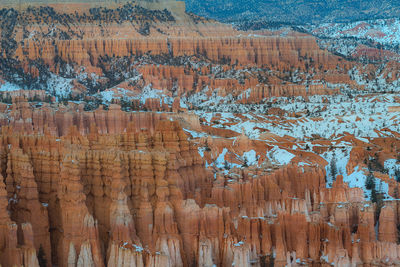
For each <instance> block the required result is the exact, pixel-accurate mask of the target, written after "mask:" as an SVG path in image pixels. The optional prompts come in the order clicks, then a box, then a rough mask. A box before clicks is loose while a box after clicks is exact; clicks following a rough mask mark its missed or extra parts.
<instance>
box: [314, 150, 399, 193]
mask: <svg viewBox="0 0 400 267" xmlns="http://www.w3.org/2000/svg"><path fill="white" fill-rule="evenodd" d="M338 145H340V146H345V144H343V142H342V143H340V144H338ZM351 149H352V148H351V146H345V147H343V148H336V149H333V150H331V151H327V152H325V153H323V154H322V155H321V156H322V157H323V158H324V159H325V160H326V161H327V162H328V164H327V165H326V167H325V170H326V175H327V177H326V178H327V182H326V186H327V187H331V186H332V183H333V181H334V180H333V177H332V175H331V167H333V166H332V164H331V162H332V160H334V162H336V164H333V165H334V166H336V169H337V175H343V181H344V182H346V183H348V185H349V187H350V188H355V187H359V188H362V189H363V190H364V193H365V199H366V200H368V201H369V200H370V197H371V190H368V189H367V188H366V187H365V182H366V179H367V175H368V170H367V169H366V168H365V169H362V170H361V169H359V167H358V166H357V167H355V168H354V170H353V172H352V173H351V174H349V175H348V174H347V170H346V166H347V164H348V162H349V159H350V152H351ZM375 185H376V190H377V191H379V192H382V193H384V197H385V199H392V197H391V196H390V195H389V185H388V184H387V183H385V182H382V181H381V180H380V179H379V178H375Z"/></svg>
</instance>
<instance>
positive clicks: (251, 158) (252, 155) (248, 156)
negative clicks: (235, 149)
mask: <svg viewBox="0 0 400 267" xmlns="http://www.w3.org/2000/svg"><path fill="white" fill-rule="evenodd" d="M242 158H243V160H245V161H246V163H247V165H248V166H251V165H256V164H257V163H258V157H257V153H256V152H255V151H254V150H250V151H247V152H244V153H243V157H242Z"/></svg>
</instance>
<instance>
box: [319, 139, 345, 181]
mask: <svg viewBox="0 0 400 267" xmlns="http://www.w3.org/2000/svg"><path fill="white" fill-rule="evenodd" d="M339 145H341V146H342V145H343V144H339ZM350 152H351V147H350V146H345V147H344V148H336V149H333V150H330V151H326V152H325V153H323V154H322V155H320V156H321V157H322V158H324V159H325V160H326V161H327V162H328V164H327V165H326V167H325V170H326V178H327V179H326V185H327V187H331V186H332V182H333V180H334V179H335V178H336V177H332V175H331V173H332V170H331V167H334V166H336V170H337V175H343V180H345V177H347V171H346V166H347V163H348V162H349V159H350ZM332 161H334V162H336V163H335V164H331V162H332Z"/></svg>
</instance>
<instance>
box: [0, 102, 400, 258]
mask: <svg viewBox="0 0 400 267" xmlns="http://www.w3.org/2000/svg"><path fill="white" fill-rule="evenodd" d="M54 108H55V107H54V106H53V107H50V106H48V107H42V108H40V109H32V106H31V105H30V104H28V103H27V102H24V101H21V99H19V102H17V103H14V104H13V105H12V108H11V109H10V110H9V111H7V112H6V114H7V116H8V119H9V120H10V122H12V123H11V124H8V125H7V126H6V125H5V124H4V125H3V126H2V134H1V138H0V140H1V150H0V151H1V152H0V155H1V165H0V166H1V173H2V176H3V177H4V178H2V179H1V183H0V196H1V201H0V204H1V205H0V208H2V209H3V211H4V212H2V213H1V214H3V217H4V218H3V219H2V224H3V226H4V231H3V232H2V234H1V235H0V236H1V238H4V240H5V242H4V243H3V244H4V245H3V247H2V248H1V252H2V254H1V255H2V258H0V260H1V263H2V265H4V266H10V264H25V265H24V266H37V262H38V259H43V257H45V259H46V260H47V264H48V266H51V265H53V264H57V265H59V266H88V265H91V266H104V265H106V266H193V265H195V266H211V265H213V264H215V265H216V266H231V265H232V264H235V265H240V266H250V264H253V265H254V264H255V265H256V266H263V265H264V264H267V263H268V262H270V261H274V263H275V265H276V266H285V265H287V264H294V263H296V260H297V259H301V261H305V262H309V263H311V262H313V263H315V264H319V265H323V264H326V263H327V262H332V263H334V264H335V265H337V266H348V265H349V264H350V263H352V264H372V263H377V262H378V263H379V262H381V260H382V259H389V261H390V262H392V263H393V264H397V262H398V259H399V257H400V255H398V253H397V251H399V247H398V245H397V243H396V242H397V238H396V235H397V232H396V231H397V230H396V229H397V228H396V225H397V222H398V216H399V214H398V207H397V205H398V204H397V203H396V202H395V201H393V202H386V205H385V207H383V208H382V209H381V211H380V216H379V223H378V224H377V225H379V226H378V228H377V231H375V229H374V224H375V223H377V222H375V221H376V220H377V218H376V217H375V215H376V213H375V209H376V207H375V206H374V205H370V204H365V202H364V201H365V199H364V194H363V191H362V189H360V188H350V187H349V186H348V185H347V183H345V182H343V177H342V176H338V177H337V178H336V181H335V182H334V183H333V184H332V185H331V187H328V188H327V187H326V184H325V183H326V182H325V176H326V171H325V168H324V163H323V162H324V160H323V159H321V158H318V157H315V158H314V159H313V158H312V157H311V156H310V155H309V156H305V155H300V154H296V157H301V158H299V159H300V160H301V159H303V160H304V158H307V159H308V160H309V161H312V162H315V163H318V164H310V165H309V166H304V165H303V167H301V166H300V164H295V162H296V161H295V160H293V163H292V164H289V165H286V166H281V167H278V166H274V165H269V166H268V164H271V163H264V164H267V165H265V166H264V165H260V166H263V167H257V168H254V166H253V167H251V166H250V167H248V168H247V167H245V168H243V167H242V169H237V170H236V171H235V170H233V172H236V175H233V173H232V174H228V175H229V176H230V175H232V176H230V177H229V178H227V177H226V176H225V175H226V174H225V175H224V172H217V173H216V174H215V175H213V172H214V171H212V169H210V167H208V168H206V165H208V164H209V163H210V162H212V161H213V159H215V157H216V156H215V155H219V154H220V153H221V151H223V150H225V149H226V148H229V151H228V152H227V153H226V152H225V160H228V161H229V162H235V160H234V159H232V156H234V155H237V154H239V155H240V154H242V153H243V152H245V151H248V149H253V150H254V151H256V152H255V153H257V155H258V154H259V155H260V156H259V157H258V161H259V162H260V164H261V162H263V161H265V162H267V161H268V156H266V155H263V153H264V152H263V151H265V150H267V151H269V150H272V148H273V147H272V146H270V145H268V144H266V143H264V142H262V141H260V140H258V141H256V140H251V139H249V138H247V137H245V136H239V137H237V138H236V139H235V140H236V141H235V142H233V143H232V139H212V138H208V139H206V140H197V141H196V140H192V141H190V140H189V136H188V135H187V134H185V132H184V131H183V130H182V128H181V126H180V123H178V121H179V120H181V121H182V122H181V124H186V125H187V126H186V127H192V128H193V129H199V125H198V124H196V122H195V120H193V119H191V118H190V117H187V116H186V115H185V114H182V115H178V114H162V113H151V112H143V113H126V112H123V111H121V110H119V108H120V107H119V106H117V105H114V106H112V107H111V108H110V109H109V110H96V111H94V112H84V111H81V112H79V113H76V112H75V111H73V110H75V108H74V107H72V106H68V107H64V108H63V107H62V106H61V105H59V106H58V108H57V109H58V111H55V109H54ZM63 109H64V110H63ZM45 118H46V119H45ZM69 122H70V123H69ZM71 122H74V123H71ZM199 141H200V142H206V144H207V146H208V147H209V151H204V152H203V153H204V154H203V155H202V156H201V153H199V151H200V150H199V149H198V147H200V146H202V144H201V143H200V144H199V143H198V142H199ZM195 142H197V144H195ZM376 145H378V143H376ZM293 153H295V152H293ZM371 153H372V152H371ZM218 157H219V156H218ZM362 157H364V156H361V155H360V154H359V153H357V152H356V151H354V153H353V154H352V156H351V160H350V161H351V162H353V163H354V164H358V163H357V162H359V161H360V158H362ZM207 162H208V163H207ZM236 162H237V161H236ZM229 164H231V163H229ZM325 164H326V163H325ZM349 164H350V163H349ZM1 185H2V186H1ZM367 203H368V202H367ZM8 214H9V215H8ZM38 214H40V216H39V217H38ZM38 218H40V219H38ZM20 230H21V231H23V233H24V238H23V239H20V238H19V237H18V238H17V232H19V231H20ZM39 249H40V250H42V251H44V254H41V256H40V257H36V254H37V252H38V251H39ZM27 253H28V254H27ZM29 253H30V254H29ZM43 255H44V256H43ZM260 255H261V256H260ZM272 255H273V256H272ZM27 262H29V263H27Z"/></svg>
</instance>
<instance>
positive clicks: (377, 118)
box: [196, 94, 400, 142]
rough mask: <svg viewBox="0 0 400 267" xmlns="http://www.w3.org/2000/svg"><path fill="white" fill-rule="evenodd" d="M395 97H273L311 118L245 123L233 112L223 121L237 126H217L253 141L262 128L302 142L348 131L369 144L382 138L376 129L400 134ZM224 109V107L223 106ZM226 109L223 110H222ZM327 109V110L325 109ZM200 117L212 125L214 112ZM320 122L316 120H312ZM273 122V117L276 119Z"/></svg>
mask: <svg viewBox="0 0 400 267" xmlns="http://www.w3.org/2000/svg"><path fill="white" fill-rule="evenodd" d="M394 97H395V95H394V94H392V95H390V94H386V95H380V96H375V97H357V98H356V99H353V100H351V101H350V100H348V99H347V100H346V97H345V96H343V95H337V96H330V97H329V101H330V103H326V100H324V97H323V96H311V97H309V99H308V102H305V101H303V100H302V98H301V97H298V98H295V99H294V100H293V101H291V102H289V101H288V99H286V98H273V99H274V101H275V103H276V105H277V106H279V107H280V108H281V109H283V110H286V111H288V112H298V111H301V110H308V111H309V113H310V115H311V116H307V117H302V118H298V119H296V120H291V119H290V118H288V120H284V119H283V120H278V121H271V117H270V116H267V115H264V114H257V116H259V117H262V118H264V119H262V120H260V121H259V122H258V121H257V119H255V118H254V116H252V115H250V114H246V113H243V114H242V115H244V116H245V117H251V118H253V119H252V120H251V121H249V120H242V119H240V118H239V117H235V118H234V119H230V117H231V116H232V113H226V112H225V113H222V116H221V120H220V121H221V122H228V121H229V120H230V121H231V122H234V123H235V124H233V125H224V124H223V123H220V124H215V125H213V127H219V128H226V129H230V130H233V131H235V132H238V133H241V132H242V131H243V132H244V133H245V134H246V135H247V136H248V137H250V138H253V139H258V138H259V135H260V133H261V131H260V130H259V129H254V128H256V127H259V128H261V129H266V131H269V132H271V133H273V134H276V135H278V136H285V135H288V136H292V137H295V138H298V139H299V140H306V139H307V138H310V137H311V136H312V135H319V136H321V137H323V138H328V139H330V138H332V137H335V136H339V135H341V134H344V133H345V132H348V133H350V134H354V135H355V136H356V137H359V138H360V140H362V141H364V142H367V141H368V140H367V139H365V138H366V137H378V136H379V134H378V133H377V132H376V130H378V131H379V130H382V129H384V128H388V129H390V130H392V131H396V132H400V116H399V115H400V113H399V112H391V113H390V112H389V107H391V106H392V107H393V106H400V104H399V103H397V102H396V100H395V99H394ZM219 106H223V105H219ZM221 109H222V110H223V108H221ZM324 109H325V110H324ZM196 114H197V115H199V116H200V117H202V118H204V119H205V120H206V121H207V123H208V124H210V123H211V118H212V116H213V114H216V113H215V112H214V113H211V112H204V111H197V112H196ZM313 116H314V117H319V118H320V119H315V120H314V119H313V118H312V117H313ZM272 119H273V118H272Z"/></svg>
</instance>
